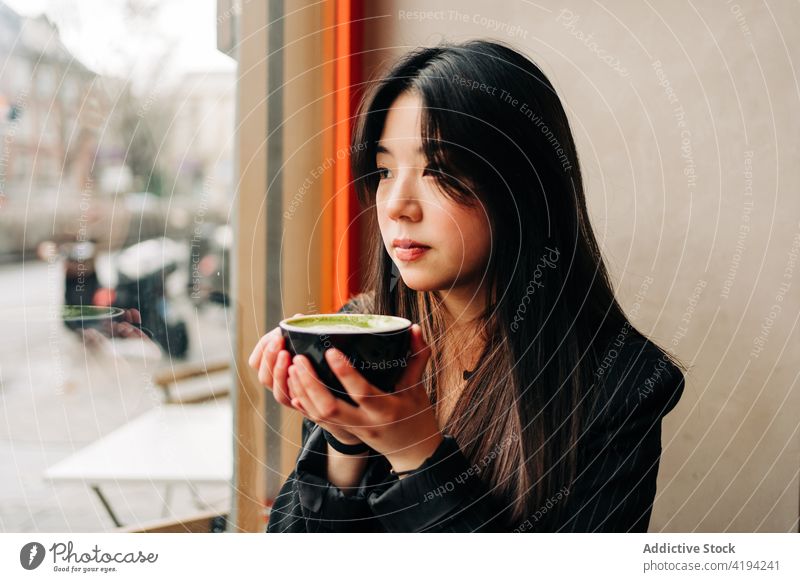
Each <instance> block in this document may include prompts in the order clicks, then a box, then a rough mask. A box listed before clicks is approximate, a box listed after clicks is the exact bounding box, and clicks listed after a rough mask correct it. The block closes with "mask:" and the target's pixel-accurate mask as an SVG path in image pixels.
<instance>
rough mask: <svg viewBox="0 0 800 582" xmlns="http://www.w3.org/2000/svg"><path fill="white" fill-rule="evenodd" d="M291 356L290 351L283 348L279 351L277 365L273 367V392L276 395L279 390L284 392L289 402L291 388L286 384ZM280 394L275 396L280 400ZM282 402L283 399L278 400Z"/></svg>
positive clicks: (283, 394)
mask: <svg viewBox="0 0 800 582" xmlns="http://www.w3.org/2000/svg"><path fill="white" fill-rule="evenodd" d="M290 360H291V357H290V356H289V352H287V351H286V350H281V351H280V352H279V353H278V357H277V359H276V360H275V367H274V368H273V369H272V393H273V395H276V394H277V393H278V392H281V393H282V396H283V397H284V399H285V401H286V402H289V400H290V399H289V388H288V386H287V385H286V378H287V377H288V375H289V365H290V364H291V362H290ZM278 398H279V396H277V395H276V396H275V400H278ZM278 402H281V400H278Z"/></svg>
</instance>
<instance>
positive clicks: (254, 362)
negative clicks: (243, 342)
mask: <svg viewBox="0 0 800 582" xmlns="http://www.w3.org/2000/svg"><path fill="white" fill-rule="evenodd" d="M278 337H283V336H282V335H281V334H280V330H277V329H273V330H272V331H271V332H269V333H268V334H265V335H263V336H261V339H259V340H258V342H256V347H255V348H253V352H252V353H251V354H250V357H249V358H248V360H247V363H248V364H250V367H251V368H256V367H257V366H258V365H259V362H260V361H261V356H262V354H263V353H264V349H265V348H266V347H267V346H268V345H269V344H270V342H272V341H274V340H276V339H277V338H278Z"/></svg>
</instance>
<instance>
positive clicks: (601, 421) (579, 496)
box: [527, 348, 685, 532]
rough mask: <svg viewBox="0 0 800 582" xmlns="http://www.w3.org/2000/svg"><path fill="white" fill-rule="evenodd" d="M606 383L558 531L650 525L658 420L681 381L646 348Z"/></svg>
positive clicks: (634, 529)
mask: <svg viewBox="0 0 800 582" xmlns="http://www.w3.org/2000/svg"><path fill="white" fill-rule="evenodd" d="M648 352H649V353H650V355H649V357H645V354H647V353H648ZM619 364H623V363H622V362H619ZM608 380H609V382H607V385H606V387H605V388H604V390H603V396H604V398H603V403H602V406H601V408H600V409H599V412H598V414H597V415H596V416H595V418H596V419H597V420H596V422H594V423H593V424H592V425H591V426H590V428H589V429H588V430H587V434H586V438H585V439H582V441H584V443H585V444H583V445H582V446H581V451H582V454H581V457H582V461H581V462H580V465H579V469H578V470H579V474H578V475H577V476H576V479H575V481H574V484H573V487H572V489H571V490H569V491H568V492H567V505H568V507H569V508H570V509H569V511H568V517H567V518H565V519H564V521H563V523H562V524H561V525H560V528H559V531H571V532H646V531H647V528H648V525H649V523H650V515H651V512H652V508H653V501H654V499H655V495H656V478H657V476H658V467H659V461H660V458H661V421H662V418H663V417H664V416H665V415H666V414H667V413H668V412H669V411H670V410H672V409H673V408H674V407H675V405H676V404H677V402H678V400H679V399H680V397H681V394H682V393H683V388H684V383H685V382H684V376H683V373H682V372H681V371H680V369H678V368H677V367H676V366H675V365H674V364H672V363H671V362H669V361H668V360H666V359H665V358H663V356H661V355H660V354H659V355H656V354H655V353H653V352H652V350H648V349H647V348H644V349H642V350H636V356H634V357H632V358H631V359H629V360H628V362H627V363H626V364H625V365H621V366H620V372H619V373H617V374H614V376H613V377H611V376H609V378H608ZM536 519H537V516H536V515H534V516H531V518H529V523H528V524H527V525H528V526H531V525H532V524H533V525H535V521H536ZM533 529H535V527H533Z"/></svg>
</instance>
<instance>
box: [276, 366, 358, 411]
mask: <svg viewBox="0 0 800 582" xmlns="http://www.w3.org/2000/svg"><path fill="white" fill-rule="evenodd" d="M292 368H296V370H297V373H296V377H297V378H298V380H299V383H300V384H301V386H302V390H303V392H304V393H305V395H306V397H307V398H308V399H309V400H310V401H311V405H312V406H313V407H314V408H316V410H317V411H319V413H320V417H321V418H323V419H325V420H327V421H328V422H331V423H336V424H341V423H343V419H344V418H347V419H349V420H351V421H352V420H353V419H354V414H356V415H357V414H358V409H357V408H356V407H355V406H352V405H351V404H348V403H347V402H345V401H344V400H342V399H340V398H336V397H335V396H334V395H333V394H331V391H330V390H328V387H327V386H325V385H324V384H323V383H322V382H321V381H320V380H319V378H318V377H317V374H316V373H315V372H314V368H313V367H312V366H311V362H310V361H309V359H308V358H306V357H305V356H295V357H294V366H292Z"/></svg>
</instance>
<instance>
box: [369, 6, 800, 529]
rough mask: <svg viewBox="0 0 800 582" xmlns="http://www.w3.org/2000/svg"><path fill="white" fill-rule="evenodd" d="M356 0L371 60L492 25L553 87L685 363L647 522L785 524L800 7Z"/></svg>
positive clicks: (636, 312) (797, 458)
mask: <svg viewBox="0 0 800 582" xmlns="http://www.w3.org/2000/svg"><path fill="white" fill-rule="evenodd" d="M366 4H367V5H368V14H367V17H375V18H374V19H373V20H371V21H370V25H369V26H367V40H366V50H367V51H370V52H369V54H368V58H367V61H366V64H367V67H368V73H369V74H373V73H374V71H375V70H376V69H379V68H380V67H381V66H383V65H384V64H385V63H386V62H387V61H388V60H390V59H391V58H392V57H394V56H395V55H397V54H399V53H401V52H402V51H404V50H405V49H407V48H409V47H412V46H417V45H420V44H432V43H436V42H438V41H440V40H442V39H446V40H463V39H467V38H475V37H490V38H496V39H502V40H506V41H509V42H511V43H513V44H516V45H517V46H519V47H520V48H521V49H523V50H524V51H525V52H526V53H527V54H528V55H530V56H531V57H533V58H534V59H535V60H536V61H537V62H538V63H539V64H540V66H542V67H543V68H544V70H545V72H546V73H547V74H548V75H549V76H550V78H551V80H552V81H553V83H554V84H555V86H556V88H557V89H558V91H559V92H560V95H561V97H562V98H563V100H564V102H565V104H566V107H567V110H568V114H569V117H570V120H571V123H572V126H573V131H574V132H575V136H576V140H577V142H578V150H579V154H580V156H581V162H582V164H583V170H584V176H585V180H586V183H587V192H588V197H589V204H590V209H591V212H592V215H593V217H594V224H595V228H596V232H597V234H598V237H599V238H600V240H601V244H602V246H603V247H604V249H605V253H606V257H607V261H608V265H609V268H610V270H611V272H612V274H613V276H614V278H615V282H616V287H617V290H618V294H619V296H620V298H621V300H622V302H623V305H625V307H626V309H627V311H628V312H629V314H630V315H631V316H632V317H633V319H634V321H635V322H636V323H637V325H638V326H639V327H640V328H641V329H643V330H645V331H648V332H650V333H651V335H652V337H653V338H654V340H656V341H657V342H659V343H660V344H661V345H662V346H664V347H667V348H670V349H671V351H672V352H673V353H675V354H676V355H677V356H678V357H680V358H681V359H682V360H683V361H685V362H686V363H689V364H691V365H692V367H693V369H692V370H691V372H690V373H689V374H688V376H687V388H686V391H685V395H684V397H683V399H682V401H681V402H680V404H679V406H678V407H677V409H676V410H675V411H674V412H673V413H672V414H670V415H669V417H667V419H666V421H665V425H664V432H663V438H662V442H663V448H664V453H663V457H662V468H661V472H660V476H659V493H658V498H657V501H656V507H655V510H654V515H653V519H652V522H651V531H662V530H663V531H797V525H798V522H797V519H798V517H797V516H798V478H797V476H798V468H800V454H798V453H799V452H800V451H799V450H798V449H799V448H800V447H798V434H797V428H798V422H800V388H798V386H797V376H798V365H797V364H796V363H795V362H798V361H800V341H798V339H800V338H798V334H797V331H796V330H797V318H798V304H799V302H798V296H799V295H800V264H795V263H794V262H793V260H794V259H793V256H794V255H796V254H797V251H798V245H799V244H800V197H798V186H800V173H799V172H798V161H800V160H798V145H797V144H798V140H797V138H798V135H800V132H799V131H798V129H800V128H799V127H798V125H800V123H798V121H797V120H798V119H799V117H798V115H797V114H796V111H797V110H798V96H799V95H798V89H799V88H798V81H797V78H796V73H795V72H794V71H793V68H794V67H793V65H797V64H798V63H800V51H799V50H798V49H800V39H798V36H797V34H796V31H797V29H798V26H799V25H800V22H799V21H800V6H798V5H797V4H792V3H790V2H775V3H769V8H767V7H766V6H765V4H764V3H761V2H756V1H748V0H739V1H738V4H737V3H734V2H731V3H726V2H723V1H722V0H720V1H719V2H699V3H680V4H676V3H673V2H668V1H666V0H655V1H651V2H649V3H648V2H641V3H640V2H632V1H624V0H617V1H612V2H604V3H603V4H604V7H600V6H598V5H596V4H595V3H594V2H590V1H588V0H587V1H572V2H570V1H567V2H558V3H556V2H548V1H546V0H542V1H540V2H537V3H535V4H534V3H532V2H527V1H523V0H508V1H505V2H479V1H475V0H458V1H437V2H436V3H435V4H434V3H431V2H423V1H411V0H402V1H386V0H381V1H375V2H367V3H366ZM693 4H694V6H693ZM401 10H402V11H404V12H402V13H401ZM415 10H416V11H425V13H424V16H426V18H425V19H424V20H421V19H420V18H419V17H420V16H422V15H421V14H420V15H413V14H410V13H411V12H412V11H415ZM433 10H436V11H439V12H433ZM562 10H567V11H569V12H571V13H572V14H571V15H570V14H569V13H568V12H561V11H562ZM576 17H577V18H576ZM490 19H491V21H495V22H494V23H493V22H490ZM589 35H593V36H592V37H591V38H589V39H588V40H586V38H587V37H588V36H589ZM592 43H594V44H592ZM600 51H604V52H600ZM601 57H603V58H605V59H606V61H608V62H604V61H603V60H602V59H601ZM658 62H660V65H659V64H658ZM668 89H669V91H668ZM670 100H672V102H670ZM676 108H682V112H683V118H682V119H680V115H681V114H680V111H681V110H680V109H676ZM681 124H683V125H681ZM682 147H683V150H682ZM749 152H752V154H750V153H749ZM746 171H748V172H749V173H750V174H751V176H750V177H749V178H751V179H752V182H751V184H750V185H751V187H752V189H750V188H749V187H748V182H747V181H746V180H748V177H747V176H746V175H745V172H746ZM692 172H693V176H692ZM750 203H752V205H750ZM748 228H749V230H748ZM649 278H652V283H650V284H649V285H648V284H647V283H648V282H649V281H650V279H649ZM782 284H788V288H787V287H786V286H785V285H784V286H783V287H781V285H782ZM645 287H647V288H646V289H645ZM640 290H641V291H642V293H641V294H640ZM637 294H640V297H639V298H638V299H637ZM776 304H777V305H778V309H780V311H779V313H775V315H776V317H775V318H774V322H773V318H772V317H771V315H770V313H771V311H773V310H774V308H773V307H772V306H773V305H776ZM762 326H766V327H765V329H766V331H764V330H762ZM760 341H763V346H762V350H761V351H760V352H757V350H755V349H754V348H757V347H758V344H757V342H760Z"/></svg>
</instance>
